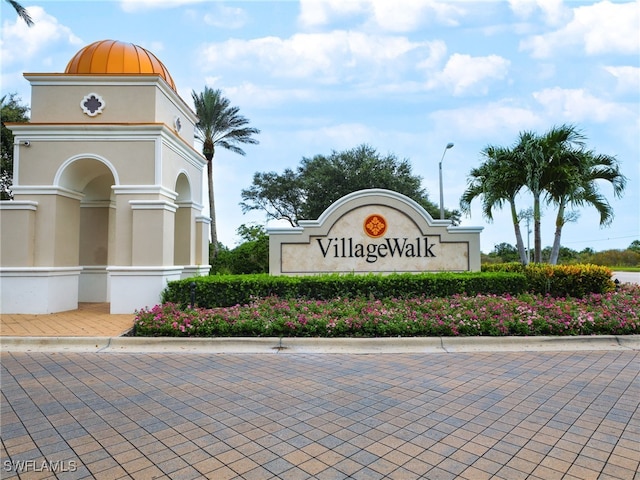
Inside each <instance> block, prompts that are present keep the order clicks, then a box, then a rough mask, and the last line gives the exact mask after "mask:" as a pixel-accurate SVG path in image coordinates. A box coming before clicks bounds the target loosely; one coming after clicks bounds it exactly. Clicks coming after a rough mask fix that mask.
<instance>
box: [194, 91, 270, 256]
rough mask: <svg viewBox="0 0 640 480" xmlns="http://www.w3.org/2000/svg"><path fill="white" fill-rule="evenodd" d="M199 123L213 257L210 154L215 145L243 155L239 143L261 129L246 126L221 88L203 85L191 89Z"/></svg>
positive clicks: (214, 234)
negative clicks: (205, 172)
mask: <svg viewBox="0 0 640 480" xmlns="http://www.w3.org/2000/svg"><path fill="white" fill-rule="evenodd" d="M191 96H192V98H193V103H194V106H195V110H196V114H197V116H198V123H197V124H196V138H198V139H199V140H200V141H202V154H203V155H204V156H205V158H206V159H207V179H208V185H209V211H210V215H211V243H212V244H213V256H214V258H215V256H216V255H217V253H218V234H217V228H216V214H215V195H214V191H213V157H214V156H215V151H216V147H217V146H220V147H222V148H224V149H226V150H230V151H232V152H234V153H237V154H239V155H245V152H244V150H242V148H240V147H239V146H238V144H253V145H255V144H257V143H259V142H258V140H256V139H255V138H253V135H257V134H259V133H260V130H258V129H257V128H253V127H248V126H247V125H248V124H249V120H247V119H246V118H245V117H243V116H242V115H240V113H239V111H240V109H239V107H232V106H231V105H230V101H229V100H228V99H227V98H225V97H223V96H222V93H221V92H220V90H213V89H211V88H209V87H206V86H205V87H204V91H203V92H201V93H196V92H195V91H192V92H191Z"/></svg>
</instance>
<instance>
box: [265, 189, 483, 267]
mask: <svg viewBox="0 0 640 480" xmlns="http://www.w3.org/2000/svg"><path fill="white" fill-rule="evenodd" d="M481 231H482V227H461V226H453V225H452V224H451V221H450V220H434V219H433V218H431V215H429V213H428V212H427V211H426V210H424V208H422V207H421V206H420V205H419V204H418V203H416V202H415V201H413V200H411V199H410V198H408V197H406V196H405V195H402V194H400V193H397V192H393V191H390V190H383V189H371V190H360V191H358V192H354V193H351V194H349V195H346V196H344V197H342V198H341V199H340V200H338V201H336V202H335V203H334V204H333V205H331V206H330V207H329V208H327V210H325V211H324V212H323V213H322V215H320V217H319V218H318V219H317V220H303V221H300V222H299V226H298V227H288V228H268V229H267V232H268V234H269V273H271V274H272V275H311V274H316V273H371V272H375V273H394V272H397V273H406V272H412V273H418V272H441V271H454V272H462V271H479V270H480V232H481Z"/></svg>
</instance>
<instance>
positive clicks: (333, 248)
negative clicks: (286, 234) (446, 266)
mask: <svg viewBox="0 0 640 480" xmlns="http://www.w3.org/2000/svg"><path fill="white" fill-rule="evenodd" d="M316 241H317V242H318V246H319V247H320V251H321V252H322V256H323V257H324V258H327V255H329V256H333V258H354V257H355V258H364V259H365V260H366V261H367V263H375V262H376V261H377V260H378V258H385V257H387V256H389V257H396V256H397V257H409V258H417V257H422V258H428V257H435V256H436V255H435V253H433V250H432V248H433V247H434V246H436V244H435V243H429V239H428V238H427V237H416V238H415V239H412V240H409V238H407V237H404V238H385V239H384V242H381V243H367V244H364V243H359V242H358V243H355V242H354V241H353V238H346V237H341V238H337V237H336V238H329V239H322V238H317V239H316Z"/></svg>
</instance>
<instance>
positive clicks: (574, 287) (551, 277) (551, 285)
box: [482, 263, 615, 298]
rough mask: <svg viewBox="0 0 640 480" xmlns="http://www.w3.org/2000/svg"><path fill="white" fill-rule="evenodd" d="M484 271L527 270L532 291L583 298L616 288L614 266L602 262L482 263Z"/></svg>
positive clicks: (529, 288)
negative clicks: (590, 263) (572, 263)
mask: <svg viewBox="0 0 640 480" xmlns="http://www.w3.org/2000/svg"><path fill="white" fill-rule="evenodd" d="M482 271H483V272H519V273H524V274H525V275H526V277H527V284H528V290H529V292H531V293H539V294H548V295H551V296H553V297H576V298H583V297H584V296H585V295H588V294H590V293H607V292H610V291H613V290H614V289H615V284H614V283H613V281H612V280H611V275H612V271H611V269H610V268H608V267H603V266H600V265H588V264H587V265H548V264H544V263H532V264H529V265H522V264H521V263H498V264H493V265H483V266H482Z"/></svg>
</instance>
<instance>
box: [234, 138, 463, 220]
mask: <svg viewBox="0 0 640 480" xmlns="http://www.w3.org/2000/svg"><path fill="white" fill-rule="evenodd" d="M420 184H421V178H420V177H418V176H415V175H413V174H412V172H411V164H410V163H409V161H408V160H398V158H397V157H395V156H394V155H386V156H383V155H380V154H379V153H378V152H376V150H375V149H374V148H372V147H371V146H369V145H360V146H358V147H355V148H352V149H350V150H345V151H343V152H336V151H333V152H332V153H331V154H330V155H328V156H325V155H316V156H314V157H313V158H303V159H302V161H301V163H300V166H298V168H297V169H296V170H292V169H286V170H285V171H284V173H283V174H277V173H275V172H266V173H256V174H255V175H254V177H253V184H252V186H251V187H250V188H248V189H245V190H242V200H243V202H242V203H241V205H242V209H243V211H244V212H247V211H250V210H263V211H264V212H265V213H266V214H267V218H271V219H276V220H287V221H288V222H289V223H290V224H291V225H292V226H296V225H298V221H299V220H304V219H307V220H309V219H316V218H318V217H319V216H320V215H321V214H322V212H324V210H326V209H327V208H328V207H329V206H330V205H331V204H332V203H333V202H335V201H336V200H338V199H340V198H341V197H343V196H345V195H347V194H349V193H352V192H355V191H357V190H364V189H370V188H385V189H388V190H394V191H396V192H399V193H402V194H403V195H406V196H408V197H409V198H412V199H413V200H415V201H416V202H417V203H419V204H420V205H421V206H422V207H423V208H425V210H427V211H428V212H429V214H430V215H431V216H433V217H434V218H439V215H440V209H439V206H438V205H436V204H434V203H433V202H431V201H429V199H428V197H427V193H426V191H425V190H424V189H423V188H422V187H421V186H420ZM447 216H448V217H449V218H450V219H451V220H452V222H453V223H454V224H457V223H458V222H459V219H460V213H459V212H458V211H456V210H454V211H447Z"/></svg>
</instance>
